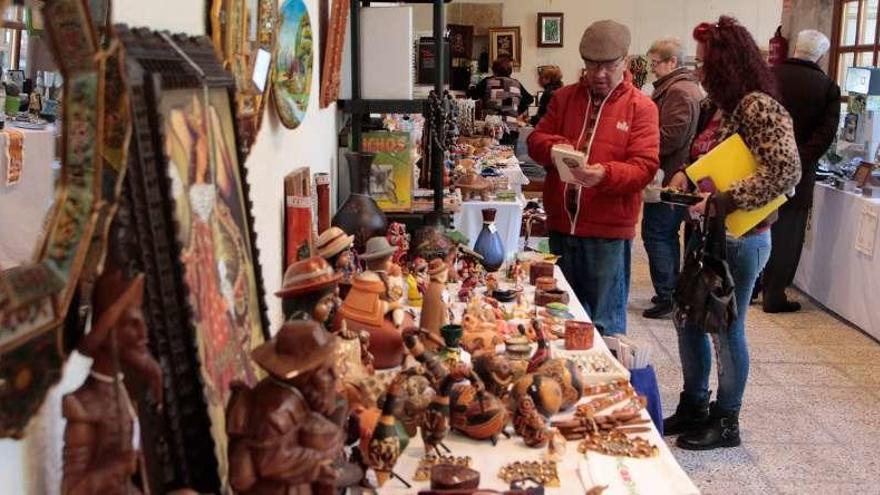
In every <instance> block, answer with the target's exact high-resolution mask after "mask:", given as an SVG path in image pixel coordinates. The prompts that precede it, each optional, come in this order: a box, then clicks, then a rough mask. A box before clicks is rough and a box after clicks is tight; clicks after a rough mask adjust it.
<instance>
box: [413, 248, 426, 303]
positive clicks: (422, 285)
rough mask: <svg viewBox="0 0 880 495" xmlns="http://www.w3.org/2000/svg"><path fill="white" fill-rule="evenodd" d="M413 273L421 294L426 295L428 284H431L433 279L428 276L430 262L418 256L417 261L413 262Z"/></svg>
mask: <svg viewBox="0 0 880 495" xmlns="http://www.w3.org/2000/svg"><path fill="white" fill-rule="evenodd" d="M411 273H412V274H413V275H414V276H415V278H416V285H417V287H418V288H419V292H421V293H422V294H424V293H425V292H426V291H427V290H428V284H429V283H430V282H431V277H430V276H429V275H428V262H427V261H425V258H422V257H421V256H417V257H416V259H415V260H413V264H412V271H411Z"/></svg>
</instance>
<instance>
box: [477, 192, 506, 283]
mask: <svg viewBox="0 0 880 495" xmlns="http://www.w3.org/2000/svg"><path fill="white" fill-rule="evenodd" d="M496 213H497V210H496V209H495V208H484V209H483V211H482V214H483V229H482V230H480V235H479V236H477V242H476V243H474V251H475V252H476V253H479V254H480V255H481V256H482V257H483V260H482V261H481V263H482V264H483V267H485V268H486V272H487V273H492V272H497V271H498V269H499V268H501V265H503V264H504V258H505V257H506V256H507V252H506V251H505V250H504V243H502V242H501V235H499V234H498V229H497V228H496V227H495V214H496Z"/></svg>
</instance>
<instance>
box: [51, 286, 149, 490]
mask: <svg viewBox="0 0 880 495" xmlns="http://www.w3.org/2000/svg"><path fill="white" fill-rule="evenodd" d="M143 291H144V278H143V275H139V276H138V277H136V278H135V279H134V280H131V281H128V280H125V279H124V277H123V275H122V273H121V272H120V271H116V270H112V271H107V272H105V273H104V274H102V275H101V276H100V277H99V278H98V280H97V283H96V287H95V297H94V300H93V307H94V316H93V321H94V322H95V323H94V324H93V325H92V329H91V331H90V332H89V333H88V334H87V335H86V336H85V337H84V338H83V341H82V344H81V345H80V347H79V351H80V352H81V353H82V354H84V355H86V356H89V357H91V358H92V359H94V362H93V363H92V369H91V371H90V372H89V377H88V378H87V379H86V381H85V383H84V384H83V385H82V386H81V387H80V388H79V389H77V390H76V391H75V392H73V393H71V394H68V395H66V396H64V400H63V403H62V410H63V414H64V417H65V418H66V419H67V426H66V429H65V431H64V476H63V479H62V483H61V492H62V493H64V494H65V495H75V494H95V493H100V494H102V495H114V494H138V493H144V491H146V487H138V486H136V485H135V483H134V475H135V474H136V473H138V471H139V470H140V471H141V476H140V479H141V480H143V479H145V478H144V476H143V474H144V471H143V467H144V466H143V456H142V455H141V452H140V428H139V425H138V420H137V415H136V413H135V409H134V405H133V404H132V402H131V399H130V398H129V395H128V391H127V390H126V388H125V385H124V383H123V375H122V366H123V365H124V366H125V367H126V369H128V370H132V371H134V372H136V373H138V374H139V375H142V378H143V379H144V381H145V382H146V383H148V384H149V386H150V391H151V392H152V396H153V399H154V400H156V403H157V404H161V403H162V370H161V368H160V367H159V364H158V363H156V361H155V360H154V359H153V357H152V356H150V353H149V351H148V349H147V329H146V325H145V323H144V317H143V313H142V311H141V303H142V299H143Z"/></svg>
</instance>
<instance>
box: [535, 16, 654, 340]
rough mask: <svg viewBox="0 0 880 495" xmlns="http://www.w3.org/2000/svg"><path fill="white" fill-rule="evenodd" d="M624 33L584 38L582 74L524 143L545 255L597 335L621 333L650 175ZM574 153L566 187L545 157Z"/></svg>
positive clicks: (644, 113)
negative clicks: (544, 229)
mask: <svg viewBox="0 0 880 495" xmlns="http://www.w3.org/2000/svg"><path fill="white" fill-rule="evenodd" d="M629 44H630V32H629V29H628V28H627V27H626V26H623V25H621V24H619V23H617V22H614V21H610V20H606V21H598V22H596V23H593V24H592V25H591V26H590V27H588V28H587V29H586V31H584V34H583V37H582V38H581V45H580V52H581V57H582V58H583V59H584V76H583V78H582V79H581V81H580V82H579V83H578V84H573V85H570V86H566V87H564V88H562V89H559V90H557V92H556V94H555V95H554V96H553V100H552V101H551V102H550V107H549V109H548V110H547V114H546V115H545V116H544V118H543V119H542V120H541V122H540V123H539V124H538V126H537V128H536V129H535V131H534V132H533V133H532V134H531V136H529V154H530V155H531V157H532V158H534V159H535V161H536V162H538V163H540V164H541V165H543V166H544V167H546V168H547V178H546V180H545V182H544V205H545V208H546V211H547V222H548V228H549V231H550V249H551V251H553V253H554V254H557V255H560V256H561V257H562V258H561V259H560V261H559V265H560V268H561V269H562V272H563V273H564V274H565V277H566V278H567V279H568V281H569V283H570V284H571V285H572V287H573V288H574V291H575V293H576V294H577V296H578V299H579V300H580V301H581V303H582V304H583V305H584V307H585V308H586V309H587V311H588V312H589V314H590V317H591V318H592V319H593V322H594V323H595V325H596V327H597V328H599V329H600V331H601V332H602V333H603V334H606V335H607V334H614V333H623V332H625V331H626V303H627V298H628V296H629V278H630V277H629V273H630V248H631V245H632V239H633V237H635V226H636V222H637V220H638V217H639V208H640V206H641V192H642V190H643V189H644V188H645V186H647V185H648V183H650V182H651V180H652V179H653V177H654V174H655V173H656V171H657V168H658V167H659V149H660V131H659V123H658V116H657V107H656V105H654V103H653V102H652V101H651V99H650V98H648V97H647V96H645V95H643V94H642V93H641V92H640V91H639V90H638V89H637V88H636V87H634V86H633V85H632V82H631V80H632V77H631V76H630V74H629V73H628V72H626V71H625V68H626V55H627V53H628V51H629ZM557 146H560V147H566V148H574V149H577V150H580V151H582V152H583V153H584V154H585V155H586V156H587V159H586V161H585V163H584V164H583V166H582V167H581V168H580V169H578V170H575V171H574V172H573V175H574V176H575V179H576V182H575V183H565V182H562V180H561V179H560V177H559V174H558V173H557V171H556V168H555V166H554V165H553V160H552V158H551V151H552V149H553V148H554V147H557Z"/></svg>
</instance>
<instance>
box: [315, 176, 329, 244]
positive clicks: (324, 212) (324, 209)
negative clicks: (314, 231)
mask: <svg viewBox="0 0 880 495" xmlns="http://www.w3.org/2000/svg"><path fill="white" fill-rule="evenodd" d="M315 192H316V193H317V195H318V232H324V231H326V230H327V229H329V228H330V174H328V173H319V174H315Z"/></svg>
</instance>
